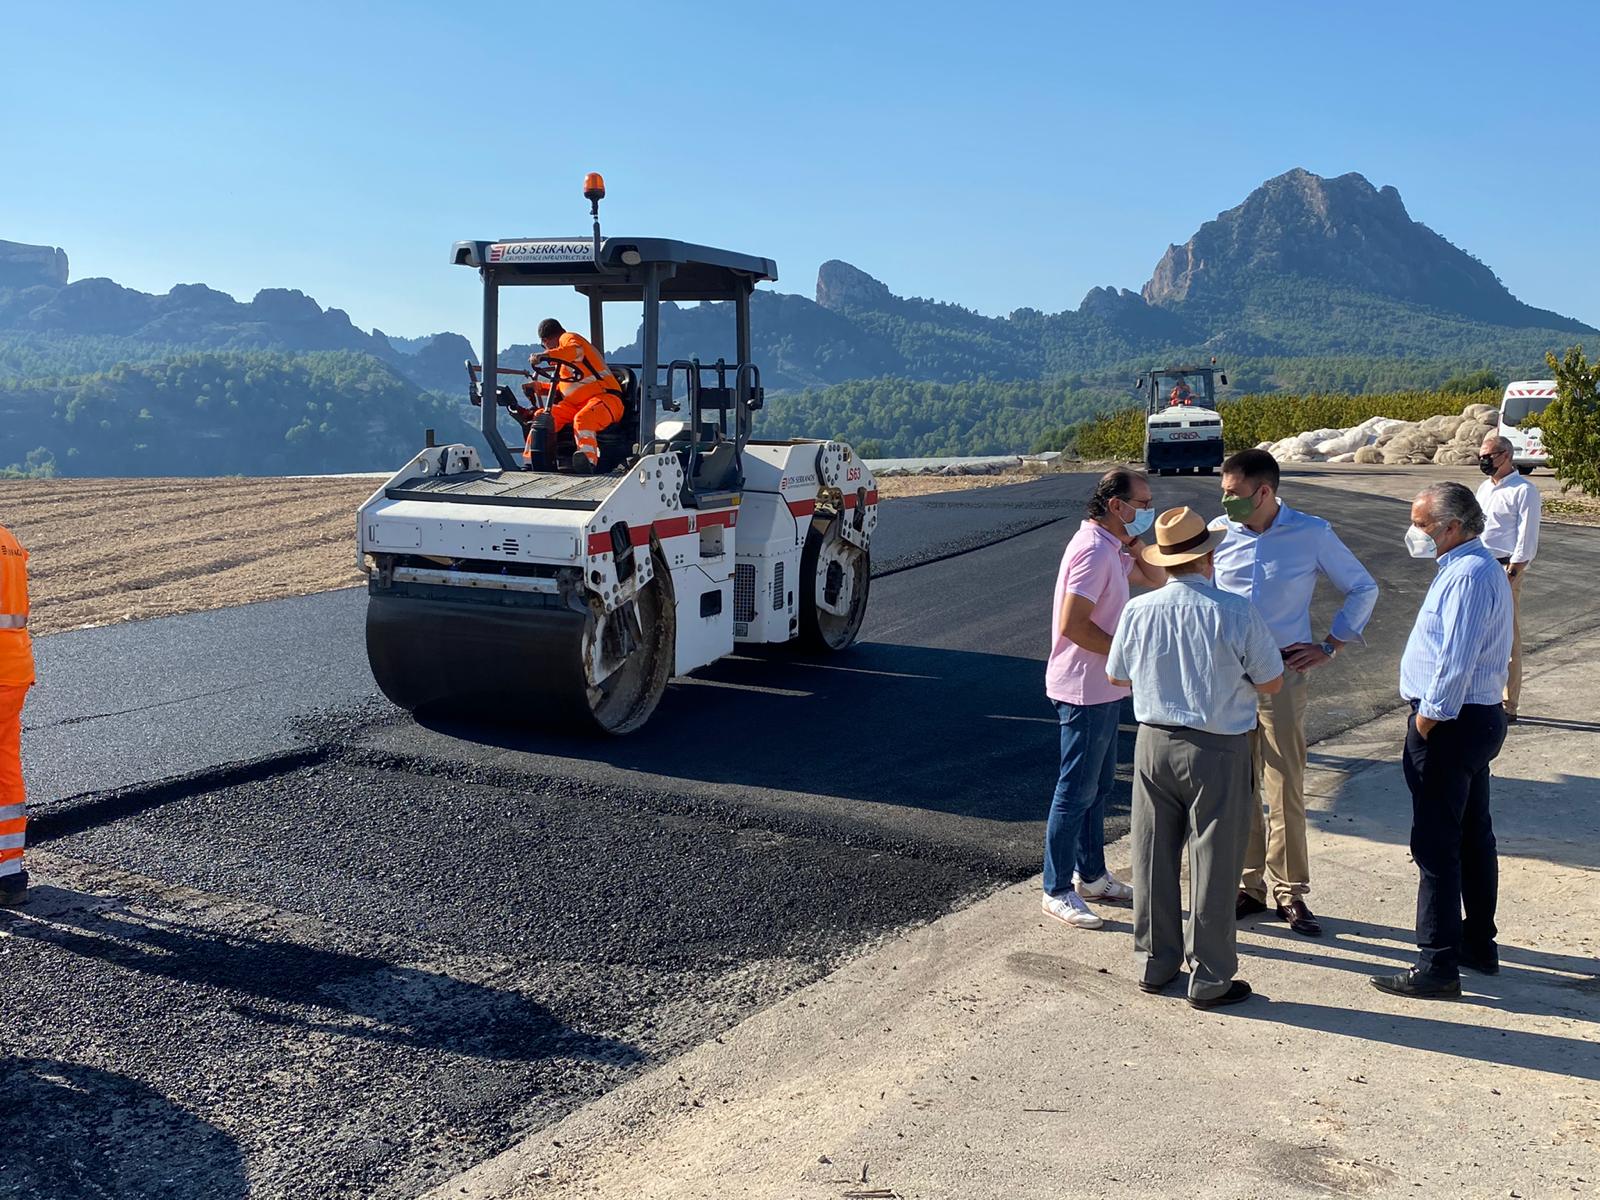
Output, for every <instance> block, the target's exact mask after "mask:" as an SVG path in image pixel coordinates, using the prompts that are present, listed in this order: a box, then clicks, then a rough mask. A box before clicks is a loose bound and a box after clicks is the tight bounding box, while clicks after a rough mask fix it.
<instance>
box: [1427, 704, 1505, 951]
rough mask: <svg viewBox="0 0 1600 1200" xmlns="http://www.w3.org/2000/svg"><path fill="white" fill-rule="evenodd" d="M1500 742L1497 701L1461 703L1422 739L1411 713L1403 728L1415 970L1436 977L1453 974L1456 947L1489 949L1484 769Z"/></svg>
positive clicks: (1491, 871) (1493, 878) (1489, 831)
mask: <svg viewBox="0 0 1600 1200" xmlns="http://www.w3.org/2000/svg"><path fill="white" fill-rule="evenodd" d="M1412 707H1413V710H1414V709H1415V705H1413V706H1412ZM1505 740H1506V714H1505V709H1504V708H1502V707H1501V706H1500V705H1498V704H1464V705H1462V706H1461V713H1460V715H1459V716H1457V717H1456V719H1455V720H1453V721H1444V722H1442V723H1440V724H1438V725H1436V726H1434V728H1433V731H1432V732H1431V733H1430V734H1428V738H1427V740H1426V741H1424V740H1423V739H1422V737H1421V736H1420V735H1418V733H1417V726H1416V717H1415V712H1414V711H1413V716H1412V719H1411V721H1410V723H1409V724H1408V725H1407V727H1406V751H1405V774H1406V784H1407V786H1409V787H1410V788H1411V857H1412V859H1413V860H1415V862H1416V864H1417V870H1418V872H1419V873H1420V874H1421V877H1422V878H1421V882H1420V883H1419V885H1418V887H1417V951H1418V962H1417V966H1418V967H1419V968H1420V969H1421V970H1423V971H1426V972H1427V973H1428V974H1430V975H1435V976H1437V977H1439V978H1441V979H1455V978H1457V977H1458V976H1459V974H1460V959H1461V948H1462V946H1463V945H1465V946H1466V947H1467V948H1468V949H1470V950H1474V951H1477V952H1480V953H1485V952H1488V951H1490V950H1492V949H1493V947H1494V937H1495V932H1496V930H1495V926H1494V909H1495V899H1496V894H1497V892H1498V889H1499V883H1500V862H1499V859H1498V858H1497V857H1496V854H1495V842H1494V824H1493V823H1492V822H1491V821H1490V819H1489V764H1490V763H1491V762H1493V761H1494V758H1495V756H1496V755H1498V754H1499V753H1500V747H1501V745H1502V744H1503V743H1504V742H1505ZM1463 913H1465V916H1463Z"/></svg>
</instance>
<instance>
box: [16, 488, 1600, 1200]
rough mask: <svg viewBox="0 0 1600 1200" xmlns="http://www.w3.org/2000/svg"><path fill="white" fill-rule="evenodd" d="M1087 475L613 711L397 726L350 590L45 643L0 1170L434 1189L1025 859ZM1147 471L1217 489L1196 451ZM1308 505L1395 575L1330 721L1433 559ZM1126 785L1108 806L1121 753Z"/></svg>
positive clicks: (1554, 590) (1004, 494)
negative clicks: (841, 649) (33, 884)
mask: <svg viewBox="0 0 1600 1200" xmlns="http://www.w3.org/2000/svg"><path fill="white" fill-rule="evenodd" d="M1091 482H1092V480H1091V479H1090V478H1089V477H1085V476H1058V477H1050V478H1047V479H1045V480H1042V481H1039V482H1035V483H1031V484H1028V485H1024V486H1022V487H1018V488H1009V487H1008V488H995V489H986V490H983V491H979V492H961V493H949V494H945V495H941V496H934V497H928V498H924V499H919V500H898V501H889V502H887V503H886V504H885V507H884V516H883V521H882V523H881V524H880V534H879V538H878V540H877V542H876V543H875V547H874V550H875V554H874V558H875V568H876V571H877V575H878V577H877V578H876V579H875V580H874V583H873V596H872V602H871V604H872V607H871V611H870V614H869V618H868V622H867V626H866V629H865V631H864V633H863V637H862V641H861V643H860V644H859V645H858V646H856V647H855V648H853V649H852V650H851V651H850V652H848V653H846V654H843V655H840V656H838V657H836V658H833V659H829V660H825V661H816V660H807V659H804V658H800V657H796V656H794V655H792V654H789V653H786V652H781V651H773V652H764V653H760V654H743V653H741V654H740V655H738V656H736V657H734V658H733V659H730V660H727V661H725V662H723V663H720V664H717V665H716V666H715V667H713V668H710V669H708V670H707V671H705V672H702V673H701V674H700V675H699V676H697V677H696V678H695V679H693V680H688V681H680V682H679V683H676V684H674V685H673V687H672V688H671V689H670V691H669V694H668V696H667V698H666V700H665V701H664V702H663V704H662V707H661V709H660V710H659V711H658V712H657V714H656V715H655V717H654V718H653V719H652V721H651V723H650V724H649V725H648V726H647V727H646V728H645V729H644V730H643V731H642V732H641V733H639V734H637V735H635V736H633V737H630V738H627V739H622V740H610V741H600V740H593V741H573V740H572V739H570V738H557V737H554V736H549V735H545V734H542V733H540V732H539V731H538V730H537V729H531V728H529V727H527V726H522V727H513V726H505V725H500V726H483V725H478V724H466V723H463V724H443V723H439V722H433V723H431V724H430V725H428V726H423V725H419V724H417V723H416V722H414V721H412V720H411V719H410V718H409V717H406V716H405V715H403V714H400V713H398V712H396V711H395V710H393V709H392V708H390V707H389V706H387V705H386V704H385V703H384V702H383V701H382V700H381V699H379V698H377V697H376V696H375V692H374V688H373V685H372V681H371V677H370V675H369V674H368V672H367V669H366V664H365V652H364V647H363V643H362V635H361V628H362V615H363V608H364V603H365V600H364V595H363V594H362V593H361V592H360V591H358V590H349V591H342V592H334V593H328V594H325V595H322V596H315V597H309V598H305V599H301V600H291V601H278V602H272V603H268V604H258V605H251V606H246V607H242V608H237V609H230V610H224V611H222V612H215V613H208V614H200V615H196V616H191V617H178V618H169V619H165V620H159V621H151V622H147V623H144V624H141V625H133V626H119V627H112V628H107V629H99V630H89V631H83V632H79V633H71V634H62V635H57V636H55V637H50V638H44V639H41V640H40V642H39V644H38V656H39V661H40V669H41V681H42V682H41V686H40V687H39V688H38V689H37V692H36V695H35V696H34V697H33V698H32V700H31V701H30V704H29V707H28V709H27V713H26V723H25V730H26V732H25V747H26V767H27V770H28V774H29V780H30V786H31V788H32V791H33V795H34V797H35V798H36V800H38V801H39V803H38V806H37V809H36V813H37V817H38V820H37V823H36V825H35V827H34V834H35V837H34V844H35V847H36V851H37V852H36V853H35V854H34V856H33V863H34V867H35V870H36V874H37V877H38V879H39V884H40V886H39V887H38V888H37V889H36V896H35V899H34V901H33V902H32V903H31V904H30V906H29V907H28V908H27V909H26V910H24V912H23V914H22V915H20V916H11V917H4V916H0V935H4V934H7V933H9V934H11V935H12V936H10V937H4V936H0V961H4V963H5V964H6V970H5V976H4V977H5V979H6V987H5V989H4V990H3V991H0V1028H5V1029H7V1030H8V1035H11V1036H8V1038H7V1041H6V1046H5V1050H4V1054H5V1055H6V1056H7V1057H4V1058H0V1145H3V1146H7V1147H11V1148H20V1149H21V1155H20V1156H18V1155H15V1154H13V1153H12V1152H11V1150H9V1149H8V1151H7V1153H5V1154H3V1155H0V1196H11V1195H17V1196H21V1195H53V1196H77V1195H84V1196H90V1195H93V1196H99V1195H112V1196H141V1197H142V1196H156V1195H173V1196H179V1195H201V1194H203V1195H208V1196H211V1195H215V1196H243V1195H246V1194H249V1195H253V1196H274V1197H276V1196H284V1197H288V1196H305V1195H327V1196H340V1195H351V1196H356V1195H360V1196H369V1195H372V1196H411V1195H415V1194H417V1193H418V1192H419V1191H421V1190H422V1189H423V1188H425V1187H426V1186H429V1185H431V1184H433V1183H436V1182H438V1181H439V1180H440V1179H442V1178H445V1177H448V1176H449V1174H451V1173H452V1172H454V1171H456V1170H459V1169H461V1168H462V1167H464V1166H466V1165H469V1164H470V1163H472V1162H474V1161H477V1160H478V1159H481V1158H483V1157H485V1156H486V1155H488V1154H491V1153H493V1152H495V1151H496V1150H498V1149H500V1148H502V1147H503V1146H505V1145H507V1144H509V1143H510V1142H511V1141H513V1140H515V1139H516V1138H519V1137H521V1136H525V1135H526V1134H527V1133H528V1132H530V1131H531V1130H533V1129H536V1128H539V1127H541V1126H543V1125H546V1124H548V1123H549V1122H550V1121H552V1120H554V1119H556V1118H558V1117H560V1116H561V1115H563V1114H564V1113H565V1112H567V1111H570V1110H571V1109H572V1108H573V1107H575V1106H577V1105H579V1104H582V1103H583V1102H584V1101H586V1100H588V1099H591V1098H593V1097H594V1096H596V1095H599V1094H601V1093H602V1092H604V1091H606V1090H608V1089H609V1088H611V1087H614V1086H615V1085H616V1084H617V1083H619V1082H621V1081H622V1080H624V1079H626V1078H628V1077H630V1076H631V1075H632V1074H633V1073H635V1072H637V1071H639V1070H641V1069H643V1068H644V1067H645V1066H647V1065H649V1064H651V1063H653V1062H658V1061H660V1060H661V1059H662V1058H664V1057H666V1056H668V1055H670V1054H672V1053H674V1052H675V1051H677V1050H680V1049H683V1048H685V1047H687V1046H689V1045H693V1044H695V1043H697V1042H699V1041H702V1040H704V1039H706V1038H709V1037H713V1036H715V1035H716V1034H717V1033H718V1032H719V1031H720V1030H722V1029H725V1028H727V1027H728V1026H729V1025H731V1024H732V1023H734V1022H736V1021H737V1020H738V1019H739V1018H740V1017H741V1016H743V1015H744V1014H746V1013H748V1012H750V1011H752V1010H753V1009H755V1008H757V1007H760V1006H761V1005H763V1004H766V1003H768V1002H770V1001H771V1000H773V999H774V998H776V997H777V996H779V995H782V994H784V993H786V992H788V991H790V990H792V989H793V988H794V987H796V986H799V985H800V984H803V983H805V982H807V981H809V980H811V979H814V978H816V977H817V976H818V975H819V974H821V973H822V972H824V971H826V970H827V969H828V968H829V967H830V965H831V964H833V963H835V962H837V961H838V960H839V959H840V957H841V956H843V955H845V954H848V953H849V952H850V951H852V950H853V949H855V948H856V947H858V946H860V945H862V944H863V943H865V942H868V941H870V940H872V939H873V938H875V937H878V936H881V935H883V934H885V933H887V932H890V931H893V930H895V929H897V928H902V927H904V926H905V925H907V924H909V923H916V922H920V921H926V920H931V919H933V918H935V917H937V916H939V915H941V914H942V913H944V912H946V911H948V910H949V909H950V908H951V907H952V906H954V905H957V904H959V903H962V902H963V901H965V900H967V899H969V898H971V897H973V896H975V895H978V894H981V893H982V892H984V891H986V890H988V889H990V888H993V887H995V886H998V885H1000V884H1003V883H1007V882H1012V881H1015V880H1017V879H1020V878H1025V877H1026V876H1028V875H1030V874H1031V873H1033V872H1034V871H1036V870H1037V869H1038V854H1039V841H1040V835H1041V824H1040V823H1041V821H1042V818H1043V815H1044V812H1045V809H1046V807H1047V805H1048V799H1049V793H1050V788H1051V785H1052V783H1053V778H1054V762H1055V741H1056V729H1055V721H1054V716H1053V713H1052V712H1051V710H1050V708H1049V706H1048V705H1047V703H1046V702H1045V700H1044V698H1043V696H1042V686H1041V685H1042V681H1041V670H1042V659H1043V656H1044V651H1045V649H1046V636H1045V635H1046V629H1047V626H1046V622H1047V620H1048V607H1049V597H1050V592H1051V588H1052V586H1053V581H1054V574H1055V569H1056V563H1057V560H1058V559H1059V556H1060V551H1061V547H1062V545H1063V543H1064V542H1065V540H1066V538H1067V537H1068V536H1070V534H1071V532H1072V531H1073V530H1074V529H1075V528H1076V525H1077V520H1078V516H1079V514H1080V512H1081V508H1082V502H1083V499H1084V497H1085V496H1086V495H1087V492H1088V489H1089V487H1090V485H1091ZM1154 484H1155V490H1156V497H1157V503H1158V506H1166V505H1169V504H1176V503H1192V504H1194V505H1195V506H1196V507H1198V508H1200V509H1201V511H1203V512H1205V513H1207V514H1210V513H1212V512H1213V511H1215V508H1216V503H1215V497H1216V491H1217V484H1216V481H1215V480H1214V479H1212V480H1206V479H1160V480H1156V481H1154ZM1286 498H1287V499H1288V500H1289V502H1290V503H1293V504H1296V505H1297V506H1299V507H1303V508H1305V509H1307V510H1309V511H1311V512H1315V513H1318V514H1320V515H1323V516H1326V517H1328V518H1329V519H1330V520H1332V521H1333V522H1334V525H1335V527H1336V528H1337V529H1338V531H1339V532H1340V534H1341V535H1342V536H1343V537H1344V539H1345V541H1346V542H1347V543H1348V544H1349V545H1350V546H1351V548H1352V549H1353V550H1354V551H1355V552H1356V554H1357V555H1358V556H1359V557H1360V558H1361V559H1362V560H1363V561H1364V562H1365V563H1366V564H1367V565H1368V567H1369V569H1371V570H1372V571H1373V573H1374V574H1375V575H1376V576H1377V577H1378V579H1379V581H1380V583H1381V584H1382V586H1383V598H1382V600H1381V601H1380V604H1379V607H1378V612H1377V615H1376V617H1375V619H1374V621H1373V623H1372V625H1371V626H1370V627H1369V630H1368V634H1367V645H1366V646H1365V647H1362V648H1359V649H1352V650H1351V651H1350V652H1349V653H1347V654H1344V655H1341V656H1340V658H1339V659H1338V660H1337V661H1336V662H1335V663H1334V664H1333V665H1331V666H1330V667H1328V668H1326V669H1324V670H1323V671H1321V672H1319V673H1318V674H1317V675H1316V676H1315V677H1314V689H1315V690H1314V700H1313V707H1312V716H1311V726H1312V727H1311V730H1310V732H1311V736H1312V737H1313V738H1317V737H1321V736H1326V735H1328V734H1330V733H1333V732H1335V731H1338V730H1340V729H1344V728H1349V727H1351V726H1354V725H1357V724H1360V723H1362V722H1363V721H1365V720H1367V719H1369V718H1370V717H1372V716H1374V715H1376V714H1377V713H1380V712H1383V711H1386V710H1387V709H1389V708H1392V707H1394V705H1395V704H1396V703H1397V699H1396V697H1395V693H1394V687H1395V675H1396V664H1397V662H1398V658H1399V653H1400V650H1401V648H1402V646H1403V643H1404V639H1405V636H1406V633H1407V631H1408V630H1409V627H1410V623H1411V619H1412V616H1413V615H1414V613H1415V610H1416V606H1417V602H1418V600H1419V599H1420V596H1421V593H1422V591H1423V590H1424V589H1425V588H1426V586H1427V582H1428V579H1429V576H1430V574H1431V570H1432V568H1431V565H1430V564H1427V563H1418V562H1415V561H1414V560H1412V559H1410V558H1409V557H1407V556H1406V553H1405V550H1404V548H1403V546H1402V545H1401V535H1402V534H1403V531H1404V529H1405V525H1406V522H1407V516H1406V511H1405V505H1404V504H1403V503H1401V502H1399V501H1394V500H1388V499H1384V498H1380V497H1373V496H1370V495H1359V494H1356V493H1353V492H1349V491H1344V490H1339V489H1335V488H1329V487H1322V486H1316V485H1313V484H1308V483H1305V482H1303V481H1298V480H1294V479H1291V480H1290V481H1289V482H1288V483H1287V484H1286ZM1597 551H1600V531H1595V530H1582V529H1572V528H1561V529H1554V528H1552V529H1549V530H1547V535H1546V542H1545V548H1544V553H1543V555H1542V556H1541V559H1540V564H1539V569H1538V570H1537V571H1536V572H1535V573H1534V574H1532V575H1530V577H1529V580H1528V585H1527V587H1526V590H1525V592H1524V597H1523V599H1524V616H1523V628H1524V638H1525V639H1526V640H1527V641H1528V642H1529V643H1531V644H1539V643H1541V642H1543V641H1547V640H1550V639H1553V638H1557V637H1560V636H1563V635H1564V634H1565V633H1566V632H1569V631H1571V630H1573V629H1576V628H1578V627H1579V626H1580V625H1582V624H1584V623H1586V622H1588V621H1591V620H1592V613H1591V612H1590V611H1589V610H1590V607H1591V606H1588V605H1586V604H1583V603H1580V602H1575V600H1574V598H1575V597H1583V596H1586V595H1587V594H1588V591H1587V588H1588V587H1590V586H1592V585H1591V583H1590V580H1589V576H1590V575H1592V565H1593V564H1594V563H1595V562H1596V561H1600V558H1597ZM1331 608H1332V603H1331V602H1330V600H1329V598H1328V597H1326V596H1320V597H1319V603H1318V605H1317V614H1318V615H1317V621H1316V625H1317V629H1318V631H1319V632H1322V631H1325V630H1326V628H1327V620H1328V614H1329V613H1330V612H1331ZM1574 702H1575V703H1577V701H1576V700H1575V701H1574ZM1548 715H1565V716H1582V715H1583V714H1581V713H1567V714H1548ZM1130 720H1131V718H1130ZM1130 738H1131V734H1129V733H1126V732H1125V736H1124V743H1125V744H1124V746H1123V748H1122V760H1123V761H1124V762H1126V761H1127V760H1128V757H1129V747H1128V745H1127V744H1126V743H1127V742H1128V741H1129V740H1130ZM1111 808H1112V815H1111V821H1110V825H1111V827H1110V828H1109V829H1108V835H1109V836H1115V835H1116V834H1117V833H1118V832H1120V830H1121V828H1123V827H1125V813H1126V784H1125V783H1124V784H1122V785H1121V787H1120V791H1119V795H1118V796H1117V797H1115V798H1114V801H1113V804H1112V806H1111ZM1329 902H1330V903H1336V899H1334V898H1330V901H1329ZM107 1181H110V1182H107Z"/></svg>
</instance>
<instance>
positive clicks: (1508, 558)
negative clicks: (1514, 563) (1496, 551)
mask: <svg viewBox="0 0 1600 1200" xmlns="http://www.w3.org/2000/svg"><path fill="white" fill-rule="evenodd" d="M1495 562H1497V563H1499V564H1500V565H1501V566H1502V567H1509V566H1510V565H1511V555H1509V554H1508V555H1506V556H1505V557H1504V558H1501V557H1500V556H1499V555H1495Z"/></svg>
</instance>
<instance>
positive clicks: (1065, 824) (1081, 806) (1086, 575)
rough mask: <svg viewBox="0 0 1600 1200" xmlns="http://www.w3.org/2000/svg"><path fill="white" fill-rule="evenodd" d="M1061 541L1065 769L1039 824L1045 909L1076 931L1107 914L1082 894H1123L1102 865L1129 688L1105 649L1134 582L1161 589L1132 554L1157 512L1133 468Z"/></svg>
mask: <svg viewBox="0 0 1600 1200" xmlns="http://www.w3.org/2000/svg"><path fill="white" fill-rule="evenodd" d="M1087 517H1088V519H1087V520H1085V521H1084V522H1083V523H1082V524H1081V525H1079V526H1078V532H1077V533H1076V534H1074V535H1073V538H1072V540H1071V541H1070V542H1068V543H1067V550H1066V553H1065V554H1063V555H1062V556H1061V570H1060V573H1059V574H1058V575H1057V576H1056V594H1055V602H1054V603H1053V604H1052V606H1051V609H1050V660H1049V662H1048V663H1047V664H1046V665H1045V672H1044V679H1045V689H1044V690H1045V695H1047V696H1049V697H1050V700H1051V702H1052V703H1054V704H1055V706H1056V713H1057V715H1058V716H1059V717H1060V719H1061V774H1060V777H1059V779H1058V780H1057V782H1056V792H1055V797H1054V799H1052V800H1051V802H1050V819H1049V821H1048V822H1046V824H1045V831H1044V911H1045V913H1046V914H1047V915H1048V916H1052V917H1054V918H1055V919H1056V920H1058V921H1061V922H1063V923H1065V924H1067V925H1072V926H1075V927H1076V928H1078V929H1098V928H1100V926H1101V925H1102V924H1104V922H1103V921H1102V920H1101V919H1100V916H1099V915H1098V914H1097V913H1096V912H1095V911H1094V910H1093V909H1091V908H1090V907H1089V906H1088V904H1087V903H1085V901H1087V900H1129V899H1131V898H1132V897H1133V889H1132V888H1130V887H1129V886H1128V885H1127V884H1125V883H1123V882H1122V880H1120V879H1118V878H1117V877H1116V876H1115V875H1113V874H1112V873H1111V872H1110V871H1109V870H1107V869H1106V856H1105V848H1106V831H1105V798H1106V795H1107V793H1109V792H1110V791H1111V786H1112V784H1113V783H1114V782H1115V781H1116V777H1117V726H1118V725H1119V724H1120V723H1121V715H1122V702H1123V700H1125V699H1126V698H1127V697H1128V695H1129V692H1128V689H1127V688H1124V687H1118V686H1116V685H1115V684H1113V683H1112V682H1111V681H1110V680H1109V679H1107V678H1106V655H1107V654H1108V653H1109V652H1110V650H1111V635H1112V634H1114V633H1116V631H1117V620H1118V618H1119V617H1121V616H1122V606H1123V605H1125V604H1126V603H1127V602H1128V584H1129V581H1130V580H1132V581H1134V582H1137V583H1140V584H1143V585H1145V586H1147V587H1160V586H1161V585H1162V584H1164V583H1166V581H1167V573H1166V571H1164V570H1163V569H1162V568H1160V567H1158V566H1151V565H1149V564H1148V563H1146V562H1145V561H1144V560H1143V559H1142V558H1139V557H1138V556H1136V555H1132V554H1129V553H1128V548H1129V547H1130V546H1136V545H1137V544H1138V541H1139V535H1140V534H1141V533H1143V532H1145V530H1147V529H1149V528H1150V525H1151V523H1152V521H1153V520H1154V517H1155V510H1154V509H1153V508H1152V507H1151V500H1150V485H1149V483H1147V482H1146V481H1145V478H1144V476H1143V475H1140V474H1139V473H1138V472H1137V471H1127V470H1122V469H1120V468H1119V469H1117V470H1114V471H1107V472H1106V473H1105V474H1104V475H1102V476H1101V477H1100V482H1099V483H1097V484H1096V485H1095V489H1094V493H1093V494H1092V495H1091V496H1090V497H1089V504H1088V508H1087Z"/></svg>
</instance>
